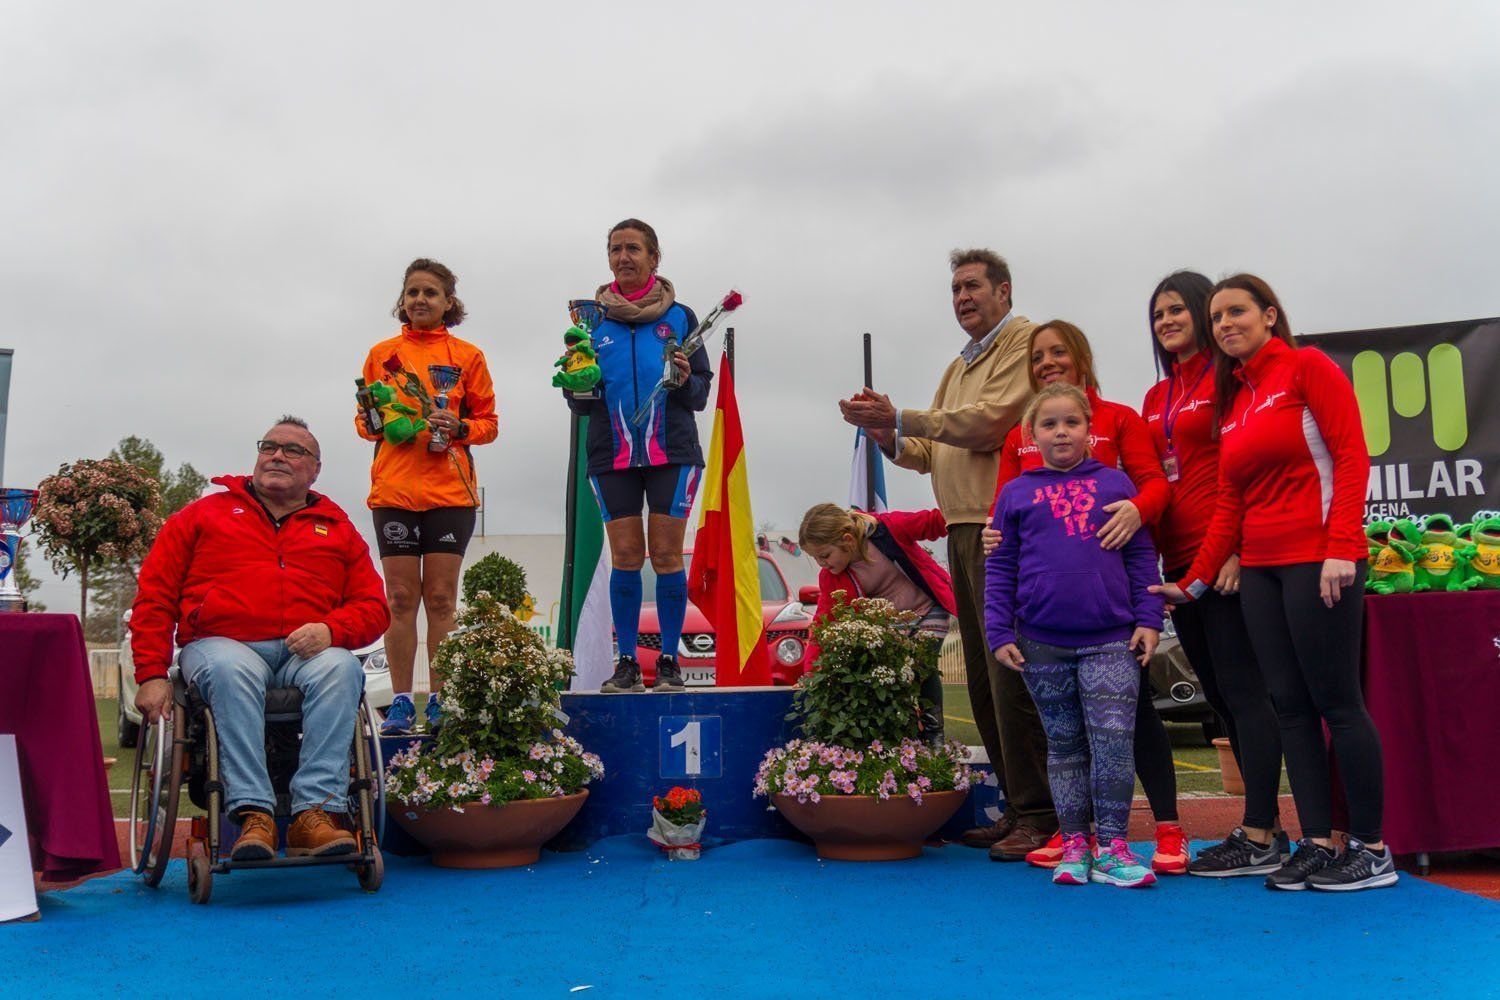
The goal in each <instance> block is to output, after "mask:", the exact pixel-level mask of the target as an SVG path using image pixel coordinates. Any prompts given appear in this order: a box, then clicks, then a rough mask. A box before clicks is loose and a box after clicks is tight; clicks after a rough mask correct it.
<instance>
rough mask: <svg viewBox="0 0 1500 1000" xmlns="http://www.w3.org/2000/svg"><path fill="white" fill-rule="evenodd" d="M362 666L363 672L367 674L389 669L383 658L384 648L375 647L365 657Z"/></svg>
mask: <svg viewBox="0 0 1500 1000" xmlns="http://www.w3.org/2000/svg"><path fill="white" fill-rule="evenodd" d="M364 666H365V673H367V674H378V673H380V672H381V671H383V670H389V669H390V666H389V665H388V664H387V663H386V660H385V650H384V649H377V650H375V652H373V653H371V654H370V655H369V656H367V657H365V664H364Z"/></svg>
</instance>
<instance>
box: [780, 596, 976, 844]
mask: <svg viewBox="0 0 1500 1000" xmlns="http://www.w3.org/2000/svg"><path fill="white" fill-rule="evenodd" d="M834 596H835V602H836V603H835V607H834V610H833V612H832V613H831V614H830V615H829V616H828V618H826V619H825V620H823V621H822V622H820V623H818V624H817V625H815V626H813V640H814V641H815V642H816V643H817V644H818V645H819V646H820V647H822V653H821V655H820V656H819V658H818V663H817V669H815V670H814V671H813V672H811V673H809V674H805V675H804V676H803V677H802V679H801V680H800V681H799V682H798V691H797V692H796V694H795V695H793V708H792V717H793V718H795V719H797V720H798V721H800V723H801V726H802V738H800V739H796V740H793V741H792V742H790V743H788V744H786V745H785V746H782V747H776V748H774V749H772V750H771V751H770V752H768V753H767V754H766V756H765V759H764V760H763V761H762V762H761V765H760V770H759V772H758V773H757V775H756V779H755V794H756V795H757V796H760V795H767V796H770V798H771V801H772V803H773V804H774V805H775V807H776V808H777V809H778V810H779V811H780V812H781V813H782V814H783V815H784V816H785V817H786V818H787V820H788V821H789V822H790V823H791V824H792V825H793V826H795V827H797V828H798V829H799V830H801V831H802V832H803V833H805V834H807V835H808V836H809V837H811V838H812V839H813V841H814V843H815V844H816V845H817V848H818V855H819V856H820V857H823V858H831V859H838V860H847V861H894V860H899V859H902V858H914V857H917V856H918V855H919V854H921V852H922V843H923V841H924V840H926V838H927V837H928V836H929V835H931V834H932V833H933V831H935V830H937V829H938V828H939V827H940V826H942V825H943V824H944V823H945V822H947V820H948V818H949V817H951V816H952V815H953V814H954V813H955V812H957V811H958V808H959V806H960V805H962V804H963V801H964V798H965V797H966V796H967V794H968V790H969V785H970V784H971V782H972V781H973V778H974V774H973V771H972V770H971V769H970V768H969V765H968V764H967V763H966V761H967V760H968V756H969V751H968V748H967V747H965V746H964V745H963V744H961V743H956V742H950V743H947V744H945V745H942V746H931V745H929V744H928V743H925V742H923V741H922V740H920V739H919V738H918V737H919V731H920V719H921V717H922V715H923V714H925V713H928V712H931V711H932V710H933V708H934V707H935V706H933V705H932V704H931V703H930V702H927V701H925V700H924V699H923V698H922V697H921V693H920V692H921V687H922V682H923V681H924V680H926V679H927V678H928V677H930V676H931V675H932V674H933V673H935V672H936V671H937V669H938V666H937V652H938V642H937V640H936V639H935V638H933V637H931V636H925V635H921V634H919V633H917V631H916V624H917V617H918V616H917V615H916V614H914V613H911V612H900V611H897V610H896V609H895V607H894V606H893V605H892V604H891V603H890V602H889V601H886V600H882V599H879V598H858V599H856V600H854V601H852V602H847V603H846V602H845V601H844V600H843V597H844V595H842V594H836V595H834Z"/></svg>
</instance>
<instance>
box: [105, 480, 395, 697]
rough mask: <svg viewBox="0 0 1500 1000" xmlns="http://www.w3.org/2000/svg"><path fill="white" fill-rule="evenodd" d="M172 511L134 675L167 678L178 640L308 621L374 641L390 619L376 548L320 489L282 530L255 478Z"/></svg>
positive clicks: (137, 612)
mask: <svg viewBox="0 0 1500 1000" xmlns="http://www.w3.org/2000/svg"><path fill="white" fill-rule="evenodd" d="M214 483H215V484H216V485H219V486H223V487H225V492H223V493H214V494H211V495H209V496H206V497H204V498H203V499H201V500H197V501H195V502H193V503H191V504H188V505H187V506H186V507H184V508H183V509H182V510H180V511H178V512H177V513H175V514H173V515H172V516H171V517H169V518H167V523H166V524H165V525H163V526H162V529H161V534H159V535H157V536H156V542H155V544H153V545H152V546H151V551H150V552H149V553H148V554H147V556H146V562H145V564H144V565H143V566H142V567H141V575H140V579H139V581H138V589H137V591H136V597H135V605H134V607H133V608H132V610H131V616H130V648H131V652H132V653H133V654H134V657H135V679H136V680H137V681H138V682H140V681H145V680H147V679H149V678H152V677H165V676H166V675H167V668H168V667H169V666H170V665H171V663H172V645H173V632H174V631H175V632H176V643H177V645H179V646H186V645H187V644H188V643H190V642H192V641H193V640H194V639H201V638H203V637H205V636H222V637H224V638H226V639H238V640H240V641H241V642H255V641H257V640H262V639H284V638H286V636H288V635H290V634H291V633H292V632H293V631H295V630H296V629H298V628H301V627H302V626H303V625H306V624H308V623H309V622H322V623H323V624H325V625H327V626H328V628H329V630H330V631H332V632H333V645H335V646H340V647H343V648H345V649H357V648H359V647H360V646H367V645H369V644H370V643H372V642H374V641H375V640H376V639H378V638H380V636H381V634H382V633H384V632H385V630H386V627H387V626H388V625H389V624H390V621H391V615H390V611H389V610H388V609H387V608H386V603H385V585H384V584H383V583H382V582H381V580H380V576H379V575H378V574H377V573H376V572H375V566H374V564H373V563H371V562H370V550H369V547H368V546H366V545H365V540H364V539H363V538H361V537H360V535H359V532H357V531H355V530H354V525H352V524H350V523H349V518H348V516H347V515H345V513H344V512H343V511H342V510H340V509H339V507H338V505H337V504H335V503H334V502H333V501H332V500H330V499H328V498H327V497H325V496H321V495H320V494H317V493H309V494H308V505H307V506H306V507H303V508H302V509H301V510H298V511H294V512H293V513H291V514H289V515H287V517H286V518H285V519H284V520H283V521H282V522H281V527H280V528H279V529H278V528H277V527H276V525H275V524H273V523H272V521H271V515H270V514H269V513H267V512H266V509H265V508H264V507H262V506H261V504H260V501H258V500H257V499H256V498H255V496H254V495H253V494H251V492H250V489H249V486H250V477H248V476H220V477H218V478H217V479H215V480H214Z"/></svg>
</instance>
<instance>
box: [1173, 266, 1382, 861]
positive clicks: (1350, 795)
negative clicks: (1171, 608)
mask: <svg viewBox="0 0 1500 1000" xmlns="http://www.w3.org/2000/svg"><path fill="white" fill-rule="evenodd" d="M1209 319H1210V322H1211V323H1212V327H1213V335H1214V344H1215V357H1214V379H1215V382H1216V383H1217V384H1216V386H1215V388H1216V391H1217V393H1218V399H1217V405H1216V411H1217V412H1216V414H1215V416H1216V419H1217V421H1218V426H1219V455H1220V461H1219V498H1218V503H1217V507H1216V509H1215V511H1214V519H1213V523H1212V525H1211V526H1210V528H1209V531H1208V535H1207V537H1206V538H1205V539H1204V541H1203V545H1202V546H1201V547H1200V548H1199V550H1198V555H1197V557H1196V558H1195V559H1194V560H1193V565H1192V567H1191V568H1190V569H1189V570H1188V573H1187V575H1186V576H1185V577H1184V578H1183V579H1182V580H1181V582H1180V583H1178V584H1168V585H1164V586H1163V587H1162V588H1161V590H1162V591H1163V592H1164V593H1165V594H1166V595H1167V597H1168V599H1169V600H1172V601H1174V602H1176V601H1183V600H1186V599H1187V598H1188V595H1192V596H1194V597H1197V596H1201V595H1202V594H1204V593H1205V592H1206V591H1207V589H1208V581H1211V580H1214V579H1216V578H1217V576H1218V573H1219V569H1220V567H1221V566H1222V565H1223V564H1224V562H1225V561H1226V560H1227V559H1228V557H1229V555H1230V554H1231V553H1232V552H1235V551H1238V552H1239V553H1240V567H1241V568H1240V601H1241V605H1242V607H1243V610H1244V615H1245V624H1246V625H1247V626H1248V627H1249V630H1250V639H1251V642H1252V643H1253V645H1254V647H1255V656H1256V659H1257V660H1258V661H1259V662H1260V666H1261V670H1262V671H1263V672H1264V674H1265V678H1266V683H1267V684H1268V686H1269V687H1270V690H1271V699H1272V701H1273V702H1275V705H1276V714H1277V716H1278V717H1279V719H1280V723H1281V746H1282V750H1283V752H1284V753H1285V754H1286V767H1287V773H1288V776H1289V777H1290V778H1291V783H1292V795H1293V797H1294V798H1295V799H1296V802H1297V815H1298V818H1299V819H1300V820H1301V822H1302V834H1303V840H1302V841H1301V843H1300V844H1299V845H1298V849H1297V852H1296V853H1295V854H1293V855H1292V859H1291V860H1290V861H1288V862H1287V863H1286V864H1285V865H1283V866H1282V867H1281V868H1280V869H1278V870H1277V871H1275V872H1272V873H1271V874H1270V875H1268V876H1266V885H1267V886H1268V887H1270V888H1273V889H1303V888H1307V887H1312V888H1314V889H1327V890H1334V891H1347V890H1351V889H1368V888H1376V887H1379V886H1386V885H1392V884H1394V883H1395V881H1396V878H1397V876H1396V866H1395V859H1394V858H1393V857H1392V856H1391V852H1390V849H1389V848H1388V847H1386V846H1385V844H1384V843H1383V842H1382V841H1381V839H1380V822H1381V807H1382V801H1381V795H1382V787H1381V781H1382V776H1381V763H1382V762H1381V751H1380V735H1379V734H1378V733H1377V732H1376V731H1375V724H1374V722H1372V721H1371V719H1370V714H1369V712H1367V711H1366V710H1365V703H1364V695H1363V693H1362V692H1361V691H1360V682H1359V648H1360V627H1361V623H1362V617H1363V611H1364V605H1363V600H1364V594H1363V590H1362V586H1363V583H1364V576H1365V568H1366V567H1365V559H1366V555H1367V550H1366V547H1365V537H1364V531H1363V513H1364V499H1365V489H1366V485H1367V481H1368V479H1369V473H1370V455H1369V452H1368V450H1367V449H1366V447H1365V438H1364V430H1363V428H1362V426H1361V424H1360V415H1359V405H1358V403H1357V402H1356V401H1355V397H1354V388H1353V386H1352V385H1350V383H1349V379H1348V378H1347V377H1346V376H1345V375H1344V373H1343V372H1342V371H1340V370H1339V368H1338V366H1337V365H1335V364H1334V363H1333V362H1332V361H1331V360H1329V358H1328V356H1327V355H1325V354H1323V353H1322V352H1321V351H1318V350H1316V349H1314V348H1310V347H1304V348H1299V347H1297V345H1296V342H1295V341H1293V340H1292V335H1291V329H1290V326H1289V324H1288V323H1287V318H1286V312H1285V310H1283V309H1282V308H1281V303H1280V302H1279V301H1277V299H1276V294H1275V293H1274V292H1273V291H1271V288H1270V286H1269V285H1267V284H1266V283H1265V282H1264V281H1262V280H1261V279H1259V278H1257V277H1255V276H1254V275H1250V274H1238V275H1235V276H1234V277H1232V278H1226V279H1224V280H1223V281H1220V282H1219V283H1218V284H1217V285H1215V286H1214V289H1213V295H1212V297H1211V298H1210V300H1209ZM1324 725H1326V726H1327V727H1328V731H1329V733H1330V734H1331V736H1332V740H1333V747H1334V750H1335V751H1336V752H1337V753H1338V758H1339V772H1340V774H1341V775H1342V776H1343V780H1344V792H1345V798H1346V799H1347V801H1348V804H1349V840H1348V843H1347V845H1346V846H1345V848H1344V851H1343V853H1338V851H1337V849H1336V847H1335V845H1334V843H1333V840H1332V839H1331V833H1332V820H1331V816H1330V812H1331V808H1332V807H1331V798H1332V795H1331V778H1330V775H1329V766H1328V749H1327V747H1326V746H1325V745H1324V742H1323V727H1324Z"/></svg>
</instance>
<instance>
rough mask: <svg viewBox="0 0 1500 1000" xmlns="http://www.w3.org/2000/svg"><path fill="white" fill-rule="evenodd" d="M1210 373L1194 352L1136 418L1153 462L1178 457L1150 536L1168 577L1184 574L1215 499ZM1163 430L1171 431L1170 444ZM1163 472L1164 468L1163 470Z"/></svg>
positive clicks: (1151, 392)
mask: <svg viewBox="0 0 1500 1000" xmlns="http://www.w3.org/2000/svg"><path fill="white" fill-rule="evenodd" d="M1217 396H1218V394H1217V393H1216V392H1215V391H1214V371H1213V363H1212V360H1211V359H1210V358H1209V356H1208V352H1207V351H1199V352H1198V353H1197V354H1195V355H1193V356H1192V357H1191V358H1188V360H1187V361H1186V363H1184V364H1180V365H1179V364H1176V363H1174V364H1173V365H1172V373H1171V375H1169V376H1168V377H1167V378H1164V379H1162V380H1161V381H1160V382H1158V383H1156V384H1155V385H1153V386H1152V387H1151V388H1150V389H1148V390H1147V391H1146V401H1145V402H1144V403H1142V404H1141V416H1143V417H1144V418H1145V420H1146V429H1147V430H1149V431H1150V432H1151V443H1152V444H1153V445H1154V446H1155V447H1156V454H1157V457H1158V458H1159V459H1160V460H1161V461H1162V462H1163V463H1165V462H1166V459H1167V455H1168V454H1169V453H1171V454H1174V455H1176V457H1177V480H1176V482H1170V481H1169V485H1170V487H1171V499H1170V500H1169V501H1168V503H1167V509H1166V510H1165V511H1163V512H1162V515H1161V518H1160V519H1159V520H1158V521H1157V522H1156V527H1155V529H1154V530H1153V531H1152V534H1153V536H1154V537H1155V538H1156V547H1157V548H1158V549H1159V550H1160V551H1161V558H1162V565H1163V566H1164V567H1165V568H1166V571H1167V572H1169V573H1175V572H1178V571H1182V570H1185V569H1186V568H1187V566H1188V564H1189V563H1191V562H1192V561H1193V556H1195V555H1197V553H1198V546H1200V545H1202V544H1203V536H1204V535H1206V534H1208V525H1209V523H1210V522H1211V521H1213V519H1214V507H1215V506H1216V505H1217V503H1218V499H1219V439H1218V438H1217V437H1216V436H1215V435H1214V400H1215V399H1216V398H1217ZM1168 430H1170V431H1171V436H1170V441H1169V440H1168ZM1163 467H1165V466H1163Z"/></svg>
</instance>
